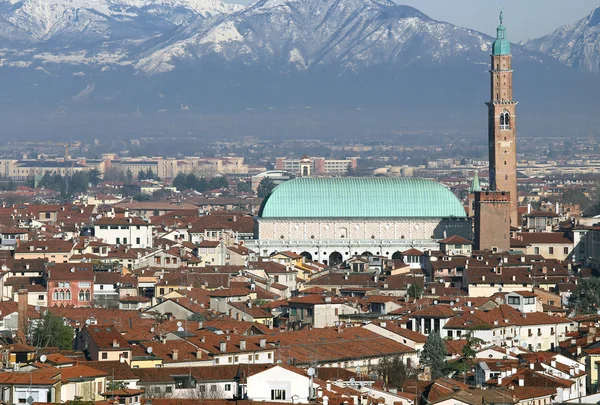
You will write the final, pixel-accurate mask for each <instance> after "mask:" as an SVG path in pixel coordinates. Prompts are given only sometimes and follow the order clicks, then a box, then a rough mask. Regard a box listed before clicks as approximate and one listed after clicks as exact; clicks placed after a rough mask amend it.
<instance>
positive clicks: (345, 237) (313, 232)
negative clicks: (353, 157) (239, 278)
mask: <svg viewBox="0 0 600 405" xmlns="http://www.w3.org/2000/svg"><path fill="white" fill-rule="evenodd" d="M415 202H418V203H415ZM257 222H258V234H257V239H258V240H256V241H248V242H247V246H248V247H249V248H251V249H252V250H254V251H256V252H257V253H258V254H259V255H260V256H263V257H264V256H269V255H272V254H273V253H275V252H281V251H292V252H294V253H296V254H300V255H302V256H304V257H306V258H307V259H309V260H315V261H319V262H321V263H325V264H329V265H337V264H339V263H341V262H343V261H344V260H348V259H350V258H351V257H353V256H357V255H367V256H385V257H388V258H393V259H401V258H402V252H403V251H406V250H408V249H410V248H411V247H415V248H417V249H420V250H422V251H423V250H424V249H433V250H436V249H438V247H439V244H438V241H440V240H442V239H445V238H447V237H449V236H452V235H458V236H461V237H462V238H465V239H469V240H470V239H471V221H470V219H469V218H467V215H466V213H465V210H464V208H463V206H462V203H461V202H460V201H459V200H458V199H457V198H456V196H454V194H452V192H451V191H450V190H448V189H447V188H446V187H444V186H443V185H441V184H439V183H436V182H433V181H429V180H425V179H417V178H350V177H344V178H297V179H294V180H290V181H287V182H285V183H283V184H280V185H279V186H277V187H276V188H275V189H274V190H273V191H272V192H271V194H270V195H269V196H267V198H265V200H264V202H263V205H262V207H261V209H260V212H259V215H258V219H257Z"/></svg>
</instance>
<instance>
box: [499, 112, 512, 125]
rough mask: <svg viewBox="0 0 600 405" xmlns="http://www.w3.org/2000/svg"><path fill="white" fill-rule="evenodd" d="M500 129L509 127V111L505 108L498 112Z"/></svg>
mask: <svg viewBox="0 0 600 405" xmlns="http://www.w3.org/2000/svg"><path fill="white" fill-rule="evenodd" d="M500 129H510V113H509V112H508V111H506V110H504V111H502V113H501V114H500Z"/></svg>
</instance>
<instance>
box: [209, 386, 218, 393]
mask: <svg viewBox="0 0 600 405" xmlns="http://www.w3.org/2000/svg"><path fill="white" fill-rule="evenodd" d="M215 391H217V384H212V385H211V386H210V392H215Z"/></svg>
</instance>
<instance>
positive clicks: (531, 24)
mask: <svg viewBox="0 0 600 405" xmlns="http://www.w3.org/2000/svg"><path fill="white" fill-rule="evenodd" d="M225 1H226V2H228V3H240V4H248V3H250V2H251V0H225ZM396 2H397V3H400V4H407V5H409V6H413V7H416V8H418V9H419V10H421V11H422V12H424V13H425V14H427V15H429V16H430V17H431V18H434V19H436V20H441V21H447V22H450V23H452V24H456V25H460V26H462V27H466V28H471V29H475V30H477V31H481V32H485V33H486V34H489V35H495V33H496V27H497V26H498V13H499V11H500V5H502V6H503V7H504V14H505V19H504V22H505V25H506V27H507V35H508V39H509V40H510V41H511V42H519V41H520V40H521V39H523V38H536V37H540V36H542V35H545V34H549V33H550V32H552V31H554V30H555V29H556V28H558V27H560V26H561V25H564V24H570V23H573V22H575V21H578V20H580V19H581V18H583V17H585V16H587V15H588V14H590V13H591V12H592V10H593V9H594V7H596V6H598V5H600V0H502V1H496V0H455V1H450V0H396Z"/></svg>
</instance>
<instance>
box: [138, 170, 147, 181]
mask: <svg viewBox="0 0 600 405" xmlns="http://www.w3.org/2000/svg"><path fill="white" fill-rule="evenodd" d="M137 178H138V180H146V179H147V178H148V177H147V175H146V172H145V171H144V170H140V171H139V172H138V175H137Z"/></svg>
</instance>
